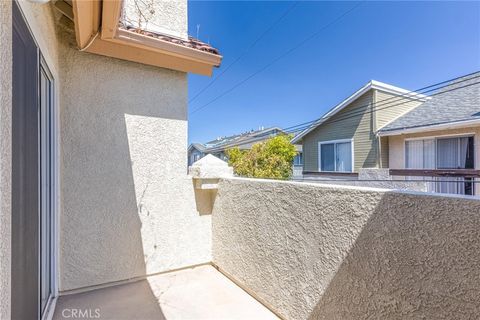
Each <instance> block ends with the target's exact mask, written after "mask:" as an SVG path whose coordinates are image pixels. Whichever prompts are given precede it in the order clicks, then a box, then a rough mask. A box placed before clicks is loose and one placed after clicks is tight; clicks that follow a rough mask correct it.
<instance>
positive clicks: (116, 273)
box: [0, 0, 222, 319]
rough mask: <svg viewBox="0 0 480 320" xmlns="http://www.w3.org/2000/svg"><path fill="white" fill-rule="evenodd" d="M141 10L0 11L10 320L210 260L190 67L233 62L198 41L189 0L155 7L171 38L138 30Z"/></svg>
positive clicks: (52, 6) (1, 307)
mask: <svg viewBox="0 0 480 320" xmlns="http://www.w3.org/2000/svg"><path fill="white" fill-rule="evenodd" d="M133 2H134V1H131V0H127V1H123V2H122V1H97V0H93V1H80V0H73V1H56V2H53V1H52V2H49V1H26V0H21V1H2V2H1V3H0V21H1V23H0V57H1V61H2V63H1V65H0V80H1V87H0V99H1V111H0V231H1V232H0V234H1V239H0V318H1V319H9V318H13V319H36V318H40V317H47V318H48V317H51V314H52V312H53V307H54V302H55V301H56V298H57V297H58V296H59V295H62V294H68V293H69V292H72V291H75V290H89V289H91V288H94V287H96V286H101V285H108V284H112V283H116V282H118V281H125V280H128V279H135V278H138V277H142V276H145V275H148V274H154V273H158V272H162V271H167V270H172V269H177V268H182V267H185V266H190V265H196V264H202V263H207V262H209V261H210V260H211V250H210V246H211V236H210V223H211V221H210V216H207V215H204V216H202V215H199V214H198V211H197V208H196V206H195V200H194V191H193V186H192V182H191V178H188V177H187V174H186V172H185V168H186V166H187V161H186V159H187V154H186V150H187V72H193V73H198V74H203V75H210V74H211V73H212V68H213V67H215V66H219V65H220V61H221V58H222V57H221V56H220V55H219V53H218V51H217V50H216V49H215V48H213V47H211V46H209V45H207V44H206V43H203V42H200V41H198V40H196V39H193V38H191V37H189V36H188V35H187V31H186V30H187V2H186V1H183V0H179V1H167V2H156V3H155V8H153V10H152V12H157V14H156V15H152V16H151V17H149V19H150V25H152V24H155V25H161V27H162V30H163V31H162V32H160V31H158V30H156V32H155V30H149V29H147V30H144V29H142V25H137V26H136V25H134V24H131V23H130V22H129V21H138V19H137V17H136V16H135V14H138V12H137V11H135V10H133V11H132V10H130V9H131V8H132V5H133ZM122 3H123V4H124V5H125V8H126V9H129V10H130V16H125V14H122ZM127 11H128V10H127ZM126 18H130V19H126Z"/></svg>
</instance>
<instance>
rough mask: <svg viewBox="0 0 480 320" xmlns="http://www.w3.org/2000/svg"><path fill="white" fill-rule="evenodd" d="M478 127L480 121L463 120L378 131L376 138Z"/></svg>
mask: <svg viewBox="0 0 480 320" xmlns="http://www.w3.org/2000/svg"><path fill="white" fill-rule="evenodd" d="M479 125H480V119H473V120H463V121H455V122H448V123H441V124H434V125H429V126H421V127H412V128H401V129H394V130H388V131H378V132H377V136H379V137H387V136H397V135H402V134H410V133H418V132H429V131H438V130H448V129H459V128H465V127H475V126H479Z"/></svg>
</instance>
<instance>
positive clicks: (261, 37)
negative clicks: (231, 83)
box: [188, 0, 299, 103]
mask: <svg viewBox="0 0 480 320" xmlns="http://www.w3.org/2000/svg"><path fill="white" fill-rule="evenodd" d="M298 3H299V0H297V1H295V3H293V4H292V5H291V6H290V7H289V8H288V9H287V10H286V11H285V12H284V13H283V14H282V15H281V16H280V17H279V18H278V19H277V20H275V22H274V23H273V24H272V25H270V26H269V27H268V28H267V29H266V30H265V31H264V32H263V33H262V34H261V35H260V36H259V37H258V38H257V39H256V40H255V41H253V42H252V43H251V44H250V46H249V47H248V48H247V49H246V50H245V51H243V53H242V54H241V55H239V56H238V57H237V58H236V59H235V60H234V61H233V62H232V63H230V64H229V65H228V66H227V67H226V68H224V69H223V71H222V72H220V73H219V74H218V75H217V76H216V77H215V78H214V79H212V81H210V82H209V83H208V84H207V85H206V86H205V87H203V88H202V89H201V90H200V91H199V92H198V93H197V94H196V95H195V96H194V97H193V98H192V99H190V100H189V101H188V102H189V103H192V102H193V101H194V100H195V99H196V98H197V97H198V96H200V95H201V94H202V93H203V92H205V91H206V90H207V89H208V88H210V87H211V86H212V85H213V84H214V83H215V82H216V81H217V80H218V79H219V78H220V77H221V76H223V75H224V74H225V73H226V72H227V71H228V70H229V69H230V68H231V67H232V66H233V65H234V64H236V63H237V62H238V61H240V60H241V59H242V58H243V57H245V55H246V54H247V53H248V52H249V51H250V50H251V49H252V48H253V47H255V45H256V44H257V43H258V42H259V41H260V40H262V39H263V37H265V35H267V33H269V32H270V31H271V30H272V29H273V28H274V27H275V26H276V25H277V24H278V23H279V22H280V21H282V20H283V19H284V18H285V17H286V16H287V15H288V14H289V13H290V12H291V11H292V10H293V9H294V8H295V7H296V6H297V5H298Z"/></svg>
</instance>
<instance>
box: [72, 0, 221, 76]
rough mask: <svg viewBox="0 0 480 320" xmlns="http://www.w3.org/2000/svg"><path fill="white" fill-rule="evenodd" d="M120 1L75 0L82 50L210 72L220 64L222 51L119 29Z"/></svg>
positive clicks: (203, 72)
mask: <svg viewBox="0 0 480 320" xmlns="http://www.w3.org/2000/svg"><path fill="white" fill-rule="evenodd" d="M121 4H122V2H121V0H107V1H103V2H102V1H101V0H74V1H72V8H73V16H74V22H75V35H76V40H77V45H78V47H79V48H80V49H81V50H85V51H87V52H90V53H95V54H99V55H104V56H108V57H113V58H117V59H122V60H128V61H133V62H138V63H143V64H147V65H152V66H157V67H162V68H168V69H173V70H178V71H183V72H192V73H196V74H201V75H208V76H211V75H212V72H213V70H212V69H213V67H214V66H219V65H220V63H221V60H222V57H221V56H219V55H214V54H211V53H209V52H203V51H199V50H195V49H192V48H187V47H184V46H180V45H178V44H174V43H170V42H168V41H163V40H160V39H156V38H153V37H148V36H144V35H141V34H137V33H134V32H131V31H127V30H122V29H119V28H118V27H119V24H118V22H119V17H120V12H121ZM100 24H101V25H100ZM100 32H101V36H100V37H98V36H97V35H98V34H99V33H100Z"/></svg>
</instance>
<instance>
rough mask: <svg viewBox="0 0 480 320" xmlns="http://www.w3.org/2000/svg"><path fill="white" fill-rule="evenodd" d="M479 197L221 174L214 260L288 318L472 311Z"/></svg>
mask: <svg viewBox="0 0 480 320" xmlns="http://www.w3.org/2000/svg"><path fill="white" fill-rule="evenodd" d="M479 212H480V201H479V200H478V199H472V198H462V197H458V196H457V197H447V196H441V195H432V194H427V193H425V194H421V193H416V194H414V193H407V192H397V191H389V192H387V191H381V190H374V189H367V188H355V187H342V186H332V185H329V186H326V185H313V184H304V183H292V182H275V181H266V180H252V179H240V178H235V179H224V180H222V181H221V184H220V186H219V191H218V195H217V200H216V202H215V208H214V212H213V215H212V228H213V262H214V263H215V264H216V265H217V266H218V267H219V268H220V269H221V270H222V271H223V272H225V273H227V274H228V275H230V276H231V277H232V278H234V279H235V280H236V281H238V282H239V283H241V284H242V285H243V286H244V287H245V288H247V289H248V290H250V291H252V292H253V293H254V294H255V295H257V296H258V297H259V298H260V299H262V300H263V301H265V302H266V303H267V304H268V305H271V306H272V308H273V310H276V311H277V312H278V313H279V314H281V315H283V316H284V317H285V318H286V319H307V318H309V319H342V320H343V319H346V320H349V319H352V320H353V319H474V318H477V315H478V314H480V313H479V312H480V305H479V304H478V301H480V290H479V289H478V288H480V215H479Z"/></svg>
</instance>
